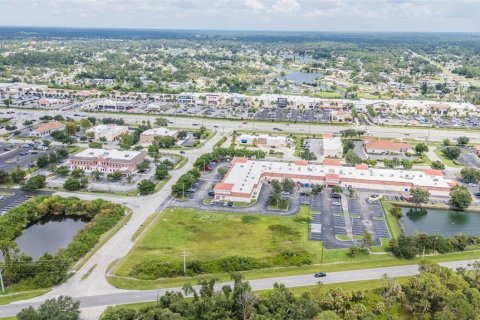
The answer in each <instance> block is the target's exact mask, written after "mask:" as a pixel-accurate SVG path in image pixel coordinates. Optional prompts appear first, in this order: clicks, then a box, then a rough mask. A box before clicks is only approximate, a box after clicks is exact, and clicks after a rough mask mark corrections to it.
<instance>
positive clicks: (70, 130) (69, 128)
mask: <svg viewBox="0 0 480 320" xmlns="http://www.w3.org/2000/svg"><path fill="white" fill-rule="evenodd" d="M65 133H66V134H67V135H69V136H73V135H75V133H77V125H76V124H75V122H72V121H69V122H67V123H66V124H65Z"/></svg>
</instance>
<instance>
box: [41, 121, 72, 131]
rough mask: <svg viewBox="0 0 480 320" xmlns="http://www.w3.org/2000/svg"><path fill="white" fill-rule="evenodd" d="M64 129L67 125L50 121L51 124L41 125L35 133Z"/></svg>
mask: <svg viewBox="0 0 480 320" xmlns="http://www.w3.org/2000/svg"><path fill="white" fill-rule="evenodd" d="M63 128H65V125H64V124H63V123H61V122H58V121H50V122H44V123H41V124H40V125H39V126H38V127H37V128H36V129H35V131H36V132H38V133H44V132H47V131H51V130H61V129H63Z"/></svg>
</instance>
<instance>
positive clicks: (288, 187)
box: [282, 178, 295, 192]
mask: <svg viewBox="0 0 480 320" xmlns="http://www.w3.org/2000/svg"><path fill="white" fill-rule="evenodd" d="M294 187H295V182H293V180H292V179H289V178H283V179H282V190H283V191H285V192H292V191H293V188H294Z"/></svg>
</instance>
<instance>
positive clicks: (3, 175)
mask: <svg viewBox="0 0 480 320" xmlns="http://www.w3.org/2000/svg"><path fill="white" fill-rule="evenodd" d="M11 181H12V180H11V179H10V175H9V174H8V172H6V171H5V170H2V169H0V184H7V183H10V182H11Z"/></svg>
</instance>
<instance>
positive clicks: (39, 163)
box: [37, 154, 50, 169]
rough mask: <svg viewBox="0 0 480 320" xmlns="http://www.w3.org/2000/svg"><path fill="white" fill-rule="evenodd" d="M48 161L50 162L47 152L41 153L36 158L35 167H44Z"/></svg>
mask: <svg viewBox="0 0 480 320" xmlns="http://www.w3.org/2000/svg"><path fill="white" fill-rule="evenodd" d="M49 163H50V162H49V160H48V155H47V154H42V155H40V156H39V157H38V158H37V167H39V168H40V169H41V168H45V167H46V166H48V164H49Z"/></svg>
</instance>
